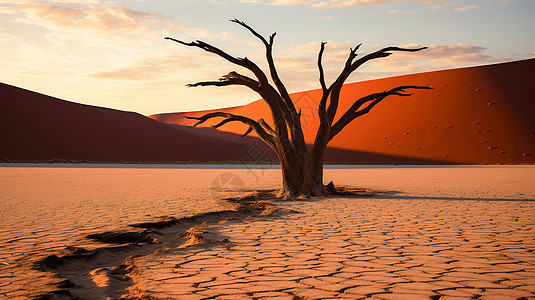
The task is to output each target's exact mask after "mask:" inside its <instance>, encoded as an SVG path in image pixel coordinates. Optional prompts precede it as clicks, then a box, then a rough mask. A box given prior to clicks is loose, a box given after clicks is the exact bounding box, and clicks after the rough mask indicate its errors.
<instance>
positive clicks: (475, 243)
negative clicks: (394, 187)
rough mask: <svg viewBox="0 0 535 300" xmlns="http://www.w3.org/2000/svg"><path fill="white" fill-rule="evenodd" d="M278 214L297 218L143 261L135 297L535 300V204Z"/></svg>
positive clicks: (303, 207) (243, 226)
mask: <svg viewBox="0 0 535 300" xmlns="http://www.w3.org/2000/svg"><path fill="white" fill-rule="evenodd" d="M277 205H280V206H282V207H284V208H288V209H292V210H295V211H297V212H298V213H290V214H286V215H284V216H283V217H272V218H263V219H257V218H255V219H249V220H245V221H242V222H232V223H230V224H215V225H211V226H207V228H206V232H208V233H211V234H212V235H214V236H218V240H222V239H223V240H224V239H228V243H223V244H221V243H212V244H209V245H210V246H198V247H195V248H192V249H188V250H187V251H184V250H182V249H170V250H168V251H163V252H157V253H154V254H151V255H148V256H143V257H139V258H136V259H134V262H135V265H136V266H137V268H138V271H137V272H138V273H137V275H136V276H135V287H136V289H137V292H138V293H140V294H143V295H147V296H149V295H150V296H154V297H158V298H167V297H171V298H176V299H188V298H189V299H203V298H221V299H242V298H243V299H253V298H266V299H273V298H277V299H301V298H303V299H328V298H333V299H334V298H347V299H357V298H365V297H373V298H379V299H401V298H404V299H430V298H431V299H433V298H434V299H438V298H439V297H443V299H457V298H456V297H460V298H473V297H480V298H481V299H518V298H521V297H526V298H534V297H535V253H534V252H533V250H534V249H535V224H534V217H533V216H534V215H535V202H528V201H525V202H524V201H523V202H512V201H502V202H497V201H463V200H426V199H417V200H414V199H391V198H382V197H381V196H380V195H378V196H375V197H373V198H325V199H318V200H307V201H295V202H284V203H277ZM474 216H478V217H474ZM460 298H459V299H460ZM441 299H442V298H441Z"/></svg>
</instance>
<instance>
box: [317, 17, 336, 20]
mask: <svg viewBox="0 0 535 300" xmlns="http://www.w3.org/2000/svg"><path fill="white" fill-rule="evenodd" d="M338 19H340V18H339V17H335V16H324V17H319V18H316V20H338Z"/></svg>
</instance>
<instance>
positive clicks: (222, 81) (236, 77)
mask: <svg viewBox="0 0 535 300" xmlns="http://www.w3.org/2000/svg"><path fill="white" fill-rule="evenodd" d="M229 85H243V86H247V87H249V88H250V89H251V90H253V91H255V92H257V93H258V92H259V91H260V87H259V83H258V81H256V80H254V79H252V78H250V77H247V76H245V75H241V74H239V73H238V72H236V71H232V72H230V73H228V74H227V75H224V76H221V78H219V80H218V81H201V82H197V83H190V84H187V85H186V86H187V87H198V86H217V87H221V86H229Z"/></svg>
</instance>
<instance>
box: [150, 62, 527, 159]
mask: <svg viewBox="0 0 535 300" xmlns="http://www.w3.org/2000/svg"><path fill="white" fill-rule="evenodd" d="M399 85H426V86H430V87H433V88H434V89H433V90H429V91H428V90H416V91H415V94H414V95H413V96H411V97H395V96H392V97H390V98H387V99H385V100H384V101H383V102H381V103H380V104H378V105H377V106H376V107H375V108H374V109H373V110H372V111H371V112H370V113H369V114H367V115H365V116H362V117H360V118H358V119H356V120H355V121H354V122H353V123H351V124H350V125H348V126H347V127H346V128H345V129H344V130H343V131H342V132H341V133H340V134H339V135H337V136H336V137H335V138H334V139H333V140H332V141H331V143H330V144H329V146H330V147H331V148H330V149H329V151H328V152H327V154H326V161H327V162H337V163H343V162H345V163H446V164H500V163H504V164H510V163H512V164H524V163H530V164H532V163H535V96H533V92H532V88H533V87H534V86H535V59H528V60H523V61H516V62H509V63H501V64H494V65H486V66H478V67H469V68H460V69H453V70H445V71H435V72H427V73H420V74H413V75H404V76H397V77H391V78H385V79H378V80H371V81H364V82H357V83H351V84H347V85H345V87H344V89H342V95H341V100H340V101H341V103H340V107H339V115H338V116H340V115H341V114H342V113H343V112H344V111H345V109H347V108H348V107H349V106H350V105H351V104H352V103H353V102H354V101H355V99H358V98H360V97H362V96H365V95H367V94H370V93H374V92H380V91H384V90H387V89H390V88H392V87H395V86H399ZM320 96H321V91H320V90H312V91H306V92H299V93H294V94H292V98H293V99H294V102H295V103H296V106H298V107H300V108H301V109H302V122H303V128H304V129H305V136H306V140H307V143H312V142H313V140H314V134H315V131H316V129H317V126H318V119H317V112H316V110H317V103H318V101H319V98H320ZM223 111H227V112H230V113H235V114H241V115H245V116H249V117H252V118H254V119H259V118H264V119H266V120H271V115H270V112H269V109H268V108H267V105H265V104H264V103H263V102H262V101H261V100H259V101H255V102H253V103H251V104H248V105H245V106H240V107H232V108H227V109H223ZM207 112H209V111H200V112H187V113H168V114H158V115H152V116H150V117H151V118H153V119H155V120H158V121H160V122H163V123H167V124H178V125H182V126H191V125H192V124H193V123H194V121H192V120H188V119H185V118H184V116H186V115H187V116H200V115H203V114H204V113H207ZM214 122H215V121H214ZM220 129H222V130H226V131H229V132H234V133H239V134H241V133H243V132H244V131H245V130H246V127H245V126H243V125H241V124H233V123H230V124H227V125H225V126H223V127H221V128H220Z"/></svg>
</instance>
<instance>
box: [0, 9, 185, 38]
mask: <svg viewBox="0 0 535 300" xmlns="http://www.w3.org/2000/svg"><path fill="white" fill-rule="evenodd" d="M79 2H81V1H78V2H77V3H79ZM2 10H3V12H4V13H11V14H15V13H16V14H20V15H22V16H21V17H19V18H16V19H14V20H13V21H12V22H17V23H23V24H32V25H39V26H42V27H45V28H47V29H50V30H54V31H61V32H84V33H92V34H98V35H102V34H106V33H113V34H126V35H129V36H132V35H140V34H147V33H148V32H152V31H155V30H158V29H162V28H168V29H171V30H179V29H181V27H182V26H181V25H180V24H178V23H177V22H175V21H174V20H172V19H171V18H169V17H166V16H164V15H160V14H151V13H145V12H141V11H136V10H133V9H129V8H125V7H121V6H111V5H103V6H92V5H90V6H83V7H81V8H75V7H71V6H64V5H59V4H43V3H32V4H23V5H17V6H9V7H2Z"/></svg>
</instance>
